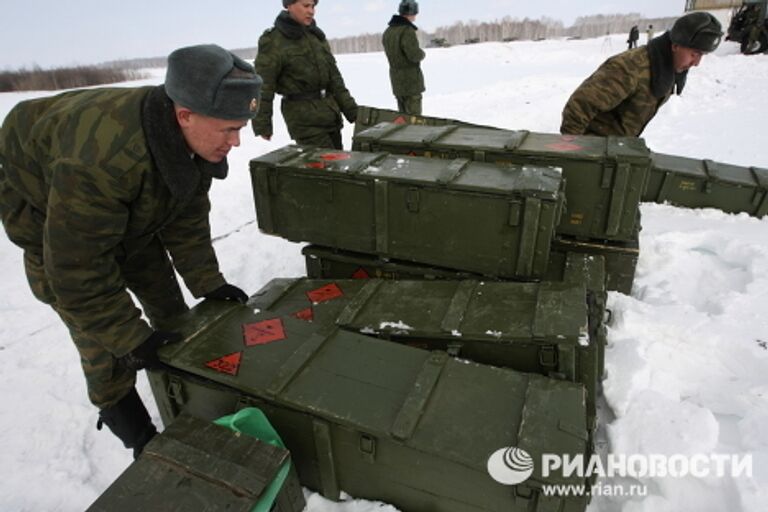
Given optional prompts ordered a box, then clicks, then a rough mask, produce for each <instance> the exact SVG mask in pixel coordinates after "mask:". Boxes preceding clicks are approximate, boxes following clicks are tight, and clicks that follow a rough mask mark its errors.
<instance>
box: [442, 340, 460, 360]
mask: <svg viewBox="0 0 768 512" xmlns="http://www.w3.org/2000/svg"><path fill="white" fill-rule="evenodd" d="M463 346H464V344H463V343H459V342H458V341H451V342H449V343H448V346H447V347H446V348H445V351H446V352H448V355H449V356H451V357H459V354H461V348H462V347H463Z"/></svg>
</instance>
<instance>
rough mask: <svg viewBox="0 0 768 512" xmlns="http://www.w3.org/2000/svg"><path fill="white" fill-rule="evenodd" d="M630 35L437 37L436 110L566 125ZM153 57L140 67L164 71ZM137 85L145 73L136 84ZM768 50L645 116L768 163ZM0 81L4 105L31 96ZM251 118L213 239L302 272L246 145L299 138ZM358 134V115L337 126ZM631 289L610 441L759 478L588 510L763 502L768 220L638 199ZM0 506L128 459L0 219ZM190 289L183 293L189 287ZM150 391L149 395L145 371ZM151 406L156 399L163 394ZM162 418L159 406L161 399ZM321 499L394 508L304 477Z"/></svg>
mask: <svg viewBox="0 0 768 512" xmlns="http://www.w3.org/2000/svg"><path fill="white" fill-rule="evenodd" d="M623 39H624V37H623V36H614V37H607V38H600V39H593V40H584V41H541V42H513V43H485V44H476V45H471V46H459V47H454V48H445V49H430V50H427V59H426V61H425V63H424V72H425V75H426V79H427V87H428V90H427V93H426V95H425V98H424V111H425V114H428V115H434V116H439V117H449V118H460V119H464V120H467V121H470V122H476V123H480V124H486V125H496V126H499V127H504V128H510V129H528V130H533V131H545V132H557V131H558V128H559V125H560V112H561V110H562V107H563V105H564V104H565V101H566V100H567V98H568V96H569V95H570V93H571V92H572V91H573V89H574V88H575V87H576V86H577V85H578V84H579V83H580V81H581V80H582V79H584V78H585V77H586V76H587V75H589V74H590V73H591V72H592V71H593V70H594V69H595V68H596V67H597V65H598V64H599V63H600V62H602V61H603V60H604V59H605V58H606V57H608V56H609V55H610V54H612V53H616V52H619V51H621V50H622V49H623V47H624V43H623ZM338 60H339V64H340V66H341V68H342V72H343V75H344V77H345V79H346V81H347V85H348V86H349V89H350V90H351V91H352V93H353V95H354V96H355V97H356V99H357V101H358V103H360V104H367V105H374V106H379V107H384V108H393V107H394V105H395V102H394V98H393V97H392V96H391V93H390V89H389V83H388V74H387V67H386V63H385V62H386V61H385V58H384V56H383V54H360V55H345V56H340V57H339V59H338ZM162 76H163V70H153V71H152V77H151V78H149V79H147V80H146V81H144V83H152V84H153V83H159V82H160V81H161V80H162ZM130 85H138V84H130ZM766 91H768V56H766V55H761V56H754V57H749V58H747V57H743V56H741V55H738V52H737V51H736V47H735V45H732V44H730V43H724V44H723V47H722V48H720V49H719V50H718V52H717V53H716V54H715V55H712V56H708V57H705V58H704V61H703V64H702V65H701V67H700V68H698V69H694V70H693V71H692V72H691V74H690V76H689V79H688V85H687V87H686V90H685V92H684V94H683V95H682V96H680V97H673V98H672V99H671V100H670V102H669V103H668V104H667V105H666V106H664V107H663V109H662V110H661V112H660V113H659V115H658V116H657V117H656V119H654V120H653V121H652V122H651V124H650V125H649V127H648V129H647V131H646V133H645V134H644V135H645V139H646V141H647V143H648V145H649V146H650V147H651V148H652V149H653V150H654V151H658V152H664V153H673V154H679V155H683V156H690V157H696V158H710V159H713V160H719V161H725V162H730V163H734V164H738V165H754V166H760V167H765V168H768V139H766V135H765V127H766V123H765V118H766V115H768V94H766ZM42 95H44V93H16V94H0V118H2V117H4V116H5V114H6V113H7V112H8V110H10V109H11V108H12V106H13V105H14V104H15V103H16V102H18V101H20V100H23V99H27V98H31V97H37V96H42ZM275 124H276V128H277V133H276V134H275V136H274V137H273V140H272V142H266V141H263V140H261V139H256V138H254V137H253V135H252V134H251V132H250V129H249V128H246V129H245V130H243V132H242V139H243V140H242V145H241V146H240V147H239V148H236V149H235V150H234V151H233V152H232V154H231V156H230V167H231V170H230V176H229V178H227V180H226V181H224V182H217V183H216V184H215V185H214V188H213V191H212V202H213V212H212V226H213V231H214V236H216V237H219V238H218V240H217V241H216V244H215V245H216V249H217V253H218V255H219V260H220V262H221V264H222V267H223V270H224V273H225V275H226V276H227V277H228V279H229V280H230V281H231V282H233V283H235V284H237V285H239V286H241V287H243V288H244V289H246V291H248V292H254V291H256V290H257V289H258V288H260V287H261V286H262V285H263V284H265V283H266V282H267V281H268V280H269V279H271V278H273V277H277V276H297V275H301V274H303V260H302V258H301V255H300V246H299V245H296V244H292V243H289V242H286V241H283V240H280V239H277V238H273V237H266V236H263V235H262V234H260V233H259V231H258V229H257V227H256V224H255V222H254V220H255V213H254V208H253V204H252V197H251V192H250V182H249V176H248V172H247V162H248V160H249V159H250V158H253V157H255V156H257V155H260V154H262V153H265V152H267V151H270V150H273V149H276V148H278V147H281V146H282V145H284V144H287V143H289V139H288V136H287V134H286V132H285V128H284V126H283V125H282V122H281V121H280V120H278V121H277V122H276V123H275ZM344 135H345V146H346V147H349V145H350V137H351V127H347V128H346V129H345V132H344ZM642 214H643V231H642V233H641V241H640V243H641V256H640V261H639V265H638V270H637V279H636V281H635V286H634V289H633V292H632V295H631V296H626V295H622V294H618V293H612V294H611V296H610V299H609V302H610V304H609V306H610V308H611V309H612V311H613V320H612V323H611V325H610V331H609V343H610V348H609V350H608V352H607V363H606V366H607V378H606V380H605V382H604V391H605V403H604V408H603V410H602V416H603V420H604V424H605V426H604V430H603V432H604V434H605V438H606V440H607V441H608V442H609V445H608V446H607V447H605V448H606V449H608V450H611V451H613V452H617V453H627V454H667V455H671V454H681V455H687V456H690V455H696V454H702V455H710V454H733V455H742V456H743V455H747V454H751V456H752V457H753V463H754V474H753V477H752V478H749V477H745V476H742V477H739V478H730V477H728V476H726V477H722V478H720V477H715V476H709V477H706V478H693V477H688V478H671V477H653V478H644V479H642V480H641V481H640V482H632V483H640V484H644V485H647V486H648V495H647V496H643V497H637V496H636V497H617V496H597V497H595V498H594V499H593V502H592V504H591V505H590V510H591V511H592V512H596V511H599V512H608V511H622V512H651V511H653V512H666V511H669V512H673V511H674V512H680V511H696V512H709V511H712V512H719V511H724V510H728V511H749V512H757V511H762V510H766V505H765V504H766V503H768V429H766V428H765V425H766V424H768V398H767V397H766V395H767V394H768V378H767V377H766V376H767V375H768V315H767V314H766V304H768V220H765V219H764V220H758V219H754V218H750V217H748V216H746V215H726V214H723V213H721V212H718V211H713V210H699V211H693V210H683V209H678V208H674V207H670V206H665V205H644V206H643V208H642ZM0 276H2V278H1V279H0V397H2V408H0V438H2V449H1V450H0V509H2V510H3V511H79V510H83V509H85V508H87V506H88V505H89V504H90V503H92V502H93V500H94V499H95V498H96V497H97V496H98V495H99V494H100V493H101V492H103V491H104V489H106V487H107V486H108V485H109V484H110V483H111V482H112V481H113V480H114V479H115V478H117V476H118V475H119V474H120V473H121V472H122V471H123V470H124V469H125V467H126V466H127V465H128V464H129V463H130V462H131V458H130V454H129V452H128V451H127V450H124V449H123V448H122V446H121V445H120V443H119V442H118V441H117V439H115V438H114V437H113V436H112V435H111V434H109V433H107V432H106V431H104V432H97V431H96V429H95V423H96V410H95V409H94V408H93V407H92V406H91V405H90V404H89V403H88V400H87V398H86V391H85V385H84V379H83V377H82V374H81V369H80V365H79V361H78V357H77V353H76V351H75V349H74V346H73V345H72V343H71V341H70V340H69V338H68V335H67V332H66V330H65V329H64V327H63V325H62V324H61V323H60V322H59V321H58V319H57V317H56V316H55V315H54V314H53V313H52V312H51V311H50V310H49V309H48V308H47V307H45V306H43V305H42V304H39V303H37V302H36V301H35V300H34V299H33V297H32V294H31V293H30V292H29V290H28V288H27V285H26V281H25V279H24V276H23V270H22V261H21V251H20V250H18V249H17V248H16V247H14V246H12V245H11V244H10V242H8V240H7V238H6V237H5V236H0ZM191 300H192V299H191V297H190V301H191ZM139 391H140V393H141V394H142V395H143V396H144V398H145V400H146V401H147V402H148V403H150V404H152V401H151V398H150V396H151V395H150V392H149V386H148V384H147V382H146V379H144V378H143V377H142V378H141V380H140V384H139ZM152 407H153V408H154V405H153V404H152ZM153 415H154V417H155V419H156V423H158V424H159V423H160V422H159V416H158V415H157V413H156V411H154V410H153ZM308 503H309V507H308V509H309V510H310V511H313V512H318V511H323V512H325V511H327V512H364V511H365V512H367V511H370V510H377V511H393V510H394V508H392V507H390V506H383V505H381V504H378V503H373V502H367V501H349V502H347V503H342V504H337V503H331V502H328V501H327V500H324V499H323V498H321V497H320V496H318V495H317V494H311V493H308Z"/></svg>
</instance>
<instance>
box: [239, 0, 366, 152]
mask: <svg viewBox="0 0 768 512" xmlns="http://www.w3.org/2000/svg"><path fill="white" fill-rule="evenodd" d="M316 5H317V1H316V0H283V7H285V10H284V11H281V12H280V14H279V15H278V16H277V19H276V20H275V26H274V27H273V28H271V29H269V30H267V31H266V32H264V34H263V35H262V36H261V38H259V50H258V52H259V53H258V55H257V56H256V62H255V67H256V71H257V72H258V73H259V74H260V75H261V76H262V78H263V79H264V89H263V91H262V96H261V98H262V103H261V108H260V110H259V115H258V116H256V119H254V121H253V124H252V127H253V132H254V133H255V134H256V135H257V136H261V137H262V138H264V139H266V140H270V138H271V137H272V133H273V130H272V100H273V99H274V97H275V93H278V94H280V95H282V97H283V100H282V102H281V105H280V110H281V111H282V113H283V118H284V119H285V123H286V125H288V133H289V134H290V136H291V138H292V139H293V140H295V141H296V142H297V143H298V144H304V145H309V146H320V147H326V148H336V149H342V144H341V127H342V120H341V113H343V114H344V117H346V118H347V121H349V122H350V123H354V122H355V119H356V118H357V103H355V100H354V98H353V97H352V95H350V94H349V91H348V90H347V86H346V85H344V79H343V78H342V77H341V73H340V72H339V68H338V67H337V66H336V59H334V58H333V54H332V53H331V47H330V46H329V44H328V41H327V40H326V38H325V34H324V33H323V31H322V30H320V28H318V26H317V24H316V23H315V6H316Z"/></svg>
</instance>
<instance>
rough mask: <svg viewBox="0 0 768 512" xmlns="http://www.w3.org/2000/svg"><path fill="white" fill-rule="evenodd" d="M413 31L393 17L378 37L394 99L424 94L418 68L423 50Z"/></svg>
mask: <svg viewBox="0 0 768 512" xmlns="http://www.w3.org/2000/svg"><path fill="white" fill-rule="evenodd" d="M416 30H417V29H416V26H415V25H414V24H413V23H411V22H410V21H409V20H408V19H406V18H404V17H403V16H398V15H395V16H392V19H391V20H390V22H389V26H388V27H387V29H386V30H385V31H384V35H383V37H382V43H383V44H384V51H385V52H386V54H387V60H389V80H390V82H392V93H393V94H394V95H395V96H414V95H416V94H421V93H422V92H424V75H423V74H422V72H421V66H420V64H419V63H420V62H421V61H422V60H424V50H422V49H421V48H419V40H418V39H417V38H416Z"/></svg>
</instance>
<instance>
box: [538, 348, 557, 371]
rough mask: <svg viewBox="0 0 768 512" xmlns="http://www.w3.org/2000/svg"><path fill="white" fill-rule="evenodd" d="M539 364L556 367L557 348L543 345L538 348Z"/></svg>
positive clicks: (545, 366)
mask: <svg viewBox="0 0 768 512" xmlns="http://www.w3.org/2000/svg"><path fill="white" fill-rule="evenodd" d="M539 364H540V365H541V366H543V367H544V368H557V349H556V348H555V347H554V346H552V345H545V346H543V347H541V348H540V349H539Z"/></svg>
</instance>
